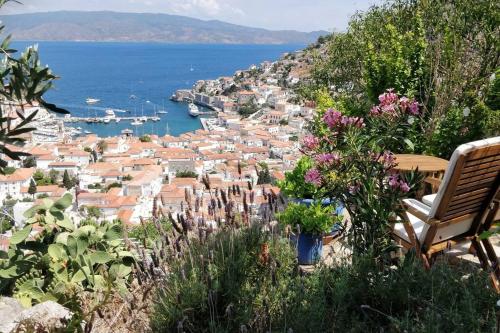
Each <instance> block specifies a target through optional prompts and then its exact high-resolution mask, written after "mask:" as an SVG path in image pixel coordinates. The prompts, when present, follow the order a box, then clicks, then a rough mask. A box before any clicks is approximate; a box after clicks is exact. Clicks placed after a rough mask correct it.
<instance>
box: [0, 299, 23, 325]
mask: <svg viewBox="0 0 500 333" xmlns="http://www.w3.org/2000/svg"><path fill="white" fill-rule="evenodd" d="M23 310H24V308H23V306H22V305H21V303H19V301H18V300H17V299H15V298H11V297H1V298H0V332H2V333H4V332H5V333H6V332H11V331H12V330H13V329H14V328H15V327H16V325H17V324H16V320H17V319H18V318H19V315H20V314H21V312H22V311H23Z"/></svg>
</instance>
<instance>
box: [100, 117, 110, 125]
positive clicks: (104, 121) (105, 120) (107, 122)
mask: <svg viewBox="0 0 500 333" xmlns="http://www.w3.org/2000/svg"><path fill="white" fill-rule="evenodd" d="M102 122H103V123H105V124H109V122H110V119H109V118H104V119H103V120H102Z"/></svg>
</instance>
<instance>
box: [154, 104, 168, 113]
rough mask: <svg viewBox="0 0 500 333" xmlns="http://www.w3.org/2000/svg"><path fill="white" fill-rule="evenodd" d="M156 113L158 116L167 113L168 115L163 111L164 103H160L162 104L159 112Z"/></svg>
mask: <svg viewBox="0 0 500 333" xmlns="http://www.w3.org/2000/svg"><path fill="white" fill-rule="evenodd" d="M156 113H158V114H167V113H168V112H167V111H166V110H165V102H164V101H162V102H161V109H160V110H158V111H157V112H156Z"/></svg>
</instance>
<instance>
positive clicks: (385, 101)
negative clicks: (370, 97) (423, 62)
mask: <svg viewBox="0 0 500 333" xmlns="http://www.w3.org/2000/svg"><path fill="white" fill-rule="evenodd" d="M378 100H379V102H380V105H389V104H397V102H398V95H396V94H395V93H394V92H393V90H392V89H388V90H387V92H385V93H383V94H381V95H380V96H379V97H378Z"/></svg>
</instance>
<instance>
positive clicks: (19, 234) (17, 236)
mask: <svg viewBox="0 0 500 333" xmlns="http://www.w3.org/2000/svg"><path fill="white" fill-rule="evenodd" d="M30 232H31V225H27V226H26V227H24V229H22V230H19V231H16V232H15V233H14V234H13V235H12V237H11V238H10V243H11V244H14V245H15V244H19V243H21V242H23V241H24V240H25V239H26V238H28V236H29V235H30Z"/></svg>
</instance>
